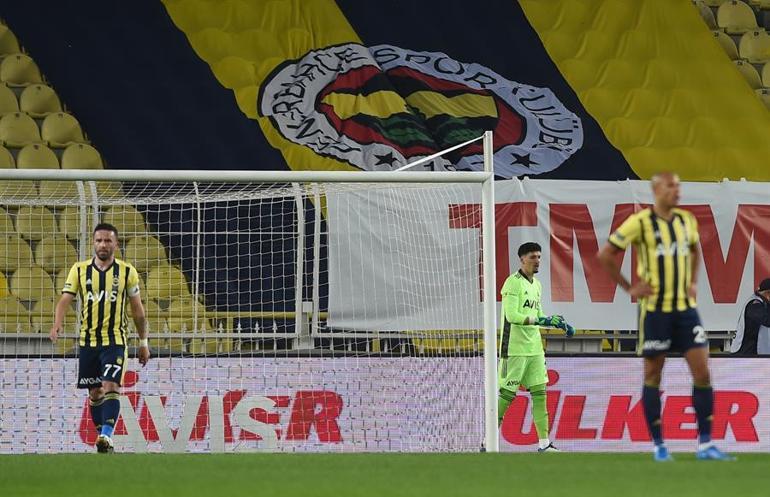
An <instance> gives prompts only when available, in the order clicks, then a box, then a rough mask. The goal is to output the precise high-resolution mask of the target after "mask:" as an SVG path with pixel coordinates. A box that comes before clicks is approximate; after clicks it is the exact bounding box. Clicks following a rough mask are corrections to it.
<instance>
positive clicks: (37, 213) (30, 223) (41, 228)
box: [16, 205, 57, 241]
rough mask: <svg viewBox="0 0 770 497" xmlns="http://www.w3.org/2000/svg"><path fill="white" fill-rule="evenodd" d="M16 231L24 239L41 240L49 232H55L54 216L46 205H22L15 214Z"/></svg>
mask: <svg viewBox="0 0 770 497" xmlns="http://www.w3.org/2000/svg"><path fill="white" fill-rule="evenodd" d="M16 231H17V232H18V234H19V236H21V237H22V238H24V239H25V240H35V241H38V240H41V239H43V237H45V236H46V235H48V234H49V233H56V231H57V229H56V217H54V214H53V212H51V211H50V210H48V209H47V208H46V207H42V206H39V205H37V206H29V205H25V206H22V207H20V208H19V212H18V213H17V214H16Z"/></svg>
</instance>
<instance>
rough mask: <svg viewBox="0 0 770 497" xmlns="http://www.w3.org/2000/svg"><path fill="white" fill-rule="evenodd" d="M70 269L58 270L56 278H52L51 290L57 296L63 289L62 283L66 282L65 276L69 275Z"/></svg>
mask: <svg viewBox="0 0 770 497" xmlns="http://www.w3.org/2000/svg"><path fill="white" fill-rule="evenodd" d="M69 272H70V268H66V269H60V270H59V271H58V272H57V273H56V276H54V278H53V288H54V290H56V293H57V294H60V293H61V291H62V289H63V288H64V283H66V282H67V276H68V275H69Z"/></svg>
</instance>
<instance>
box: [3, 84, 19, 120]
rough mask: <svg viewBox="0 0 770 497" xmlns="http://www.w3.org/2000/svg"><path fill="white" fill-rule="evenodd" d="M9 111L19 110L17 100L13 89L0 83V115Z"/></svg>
mask: <svg viewBox="0 0 770 497" xmlns="http://www.w3.org/2000/svg"><path fill="white" fill-rule="evenodd" d="M10 112H19V101H18V100H16V94H14V93H13V90H11V89H10V88H8V87H7V86H5V85H3V84H0V116H3V115H5V114H8V113H10Z"/></svg>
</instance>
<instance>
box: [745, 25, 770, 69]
mask: <svg viewBox="0 0 770 497" xmlns="http://www.w3.org/2000/svg"><path fill="white" fill-rule="evenodd" d="M738 52H739V53H740V55H741V58H742V59H746V60H748V61H749V62H751V63H752V64H764V63H765V62H767V61H770V35H769V34H767V32H766V31H764V30H754V31H748V32H746V33H744V34H743V36H741V41H740V43H739V44H738Z"/></svg>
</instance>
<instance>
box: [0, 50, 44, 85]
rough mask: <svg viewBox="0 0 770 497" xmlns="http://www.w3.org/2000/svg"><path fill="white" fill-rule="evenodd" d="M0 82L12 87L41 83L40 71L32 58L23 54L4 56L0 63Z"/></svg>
mask: <svg viewBox="0 0 770 497" xmlns="http://www.w3.org/2000/svg"><path fill="white" fill-rule="evenodd" d="M0 81H2V82H3V83H5V84H6V85H8V86H12V87H24V86H28V85H31V84H34V83H42V82H43V78H42V76H41V75H40V69H38V67H37V64H36V63H35V61H34V60H32V58H31V57H30V56H29V55H27V54H23V53H17V54H11V55H6V56H5V58H3V60H2V62H0Z"/></svg>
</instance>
